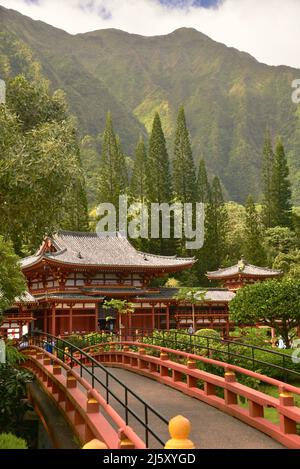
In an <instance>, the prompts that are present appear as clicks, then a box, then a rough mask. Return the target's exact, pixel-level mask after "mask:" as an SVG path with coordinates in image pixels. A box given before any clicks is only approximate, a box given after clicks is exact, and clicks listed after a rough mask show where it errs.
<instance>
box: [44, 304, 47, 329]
mask: <svg viewBox="0 0 300 469" xmlns="http://www.w3.org/2000/svg"><path fill="white" fill-rule="evenodd" d="M44 332H46V333H47V332H48V309H45V310H44Z"/></svg>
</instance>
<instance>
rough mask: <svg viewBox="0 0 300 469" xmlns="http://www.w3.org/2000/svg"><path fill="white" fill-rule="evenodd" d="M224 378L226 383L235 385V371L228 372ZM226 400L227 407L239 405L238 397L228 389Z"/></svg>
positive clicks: (225, 393)
mask: <svg viewBox="0 0 300 469" xmlns="http://www.w3.org/2000/svg"><path fill="white" fill-rule="evenodd" d="M224 378H225V382H226V383H234V382H235V381H236V376H235V373H234V372H233V371H229V370H226V371H225V375H224ZM224 399H225V404H226V405H232V404H237V395H236V394H235V393H234V392H232V391H229V390H228V389H226V388H225V389H224Z"/></svg>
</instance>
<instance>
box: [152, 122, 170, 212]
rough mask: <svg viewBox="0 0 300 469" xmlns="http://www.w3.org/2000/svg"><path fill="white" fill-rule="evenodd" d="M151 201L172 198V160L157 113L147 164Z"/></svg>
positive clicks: (162, 200)
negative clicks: (170, 159)
mask: <svg viewBox="0 0 300 469" xmlns="http://www.w3.org/2000/svg"><path fill="white" fill-rule="evenodd" d="M147 198H148V200H149V202H157V203H162V202H166V203H169V202H170V201H171V199H172V185H171V174H170V162H169V156H168V151H167V146H166V139H165V136H164V133H163V129H162V125H161V120H160V117H159V114H158V113H156V114H155V117H154V121H153V126H152V132H151V135H150V140H149V151H148V164H147Z"/></svg>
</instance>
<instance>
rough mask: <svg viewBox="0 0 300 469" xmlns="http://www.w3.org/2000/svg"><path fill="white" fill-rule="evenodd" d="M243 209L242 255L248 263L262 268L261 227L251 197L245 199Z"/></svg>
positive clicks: (263, 254) (263, 252) (264, 256)
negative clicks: (244, 211) (244, 209)
mask: <svg viewBox="0 0 300 469" xmlns="http://www.w3.org/2000/svg"><path fill="white" fill-rule="evenodd" d="M245 208H246V218H245V229H244V233H245V236H244V246H243V248H244V254H245V257H246V259H247V261H249V262H250V263H252V264H255V265H258V266H264V265H265V263H266V253H265V250H264V247H263V234H262V227H261V222H260V218H259V215H258V213H257V210H256V207H255V204H254V200H253V197H252V196H251V195H249V197H248V199H247V202H246V205H245Z"/></svg>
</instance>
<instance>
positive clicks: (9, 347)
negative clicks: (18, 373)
mask: <svg viewBox="0 0 300 469" xmlns="http://www.w3.org/2000/svg"><path fill="white" fill-rule="evenodd" d="M25 360H26V357H25V355H23V354H22V353H21V352H20V351H19V350H18V349H17V348H16V347H15V346H14V345H13V342H12V341H10V340H7V341H6V363H8V364H9V365H12V366H15V365H18V364H20V363H22V362H24V361H25Z"/></svg>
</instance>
